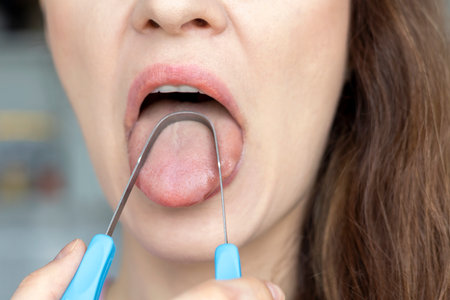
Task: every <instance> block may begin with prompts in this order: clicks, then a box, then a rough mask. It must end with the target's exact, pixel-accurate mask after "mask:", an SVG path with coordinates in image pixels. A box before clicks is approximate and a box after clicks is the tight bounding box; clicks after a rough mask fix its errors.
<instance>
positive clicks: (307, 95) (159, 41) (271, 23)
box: [23, 0, 350, 299]
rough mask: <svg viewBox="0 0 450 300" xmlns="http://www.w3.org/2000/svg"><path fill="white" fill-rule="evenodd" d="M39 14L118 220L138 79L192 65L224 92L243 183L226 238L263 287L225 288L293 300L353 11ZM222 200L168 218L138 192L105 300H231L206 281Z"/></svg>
mask: <svg viewBox="0 0 450 300" xmlns="http://www.w3.org/2000/svg"><path fill="white" fill-rule="evenodd" d="M41 5H42V7H43V11H44V14H45V17H46V25H47V26H46V30H47V38H48V42H49V45H50V49H51V51H52V54H53V57H54V61H55V65H56V68H57V71H58V73H59V76H60V78H61V81H62V84H63V86H64V88H65V90H66V93H67V95H68V97H69V99H70V102H71V104H72V106H73V108H74V111H75V113H76V115H77V117H78V119H79V122H80V124H81V128H82V131H83V133H84V136H85V139H86V142H87V145H88V149H89V152H90V154H91V157H92V161H93V163H94V166H95V169H96V172H97V174H98V177H99V180H100V183H101V185H102V188H103V190H104V192H105V194H106V197H107V199H108V201H109V203H110V204H111V206H112V207H114V206H115V205H116V203H117V201H118V199H120V196H121V193H122V189H123V187H124V186H125V183H126V181H127V179H128V176H129V174H130V165H129V162H128V156H127V137H126V132H125V129H124V123H123V120H124V115H125V109H126V99H127V94H128V90H129V87H130V85H131V82H132V80H133V79H134V78H135V76H136V75H137V74H138V73H140V72H141V71H142V70H143V69H144V68H145V67H146V66H149V65H152V64H155V63H172V64H183V63H189V64H195V65H199V66H201V67H202V68H205V69H207V70H209V71H211V72H213V73H214V74H215V75H216V76H217V77H219V78H220V79H221V80H222V81H223V82H224V83H225V84H226V85H227V87H228V88H229V90H230V91H231V93H232V94H233V96H234V98H235V101H236V102H237V105H238V107H239V110H240V113H241V115H242V119H243V124H242V126H243V134H244V137H243V138H244V151H243V154H242V158H241V162H240V167H239V171H238V173H237V174H236V177H235V178H234V180H233V181H232V182H231V183H230V184H229V185H228V186H227V188H226V190H225V193H226V201H227V219H228V226H229V227H228V230H229V236H230V237H232V242H233V243H234V244H236V245H237V246H238V247H239V248H240V253H241V259H242V267H243V274H244V275H248V276H254V277H256V278H258V279H259V280H258V279H251V278H244V279H242V280H241V281H239V280H237V281H232V282H234V283H231V285H233V284H235V286H244V287H245V288H247V289H248V290H251V291H253V290H256V291H260V292H261V294H260V295H259V296H257V295H255V294H253V296H255V297H256V298H255V299H265V298H264V297H268V298H267V299H271V293H270V289H268V288H267V285H266V284H265V283H264V282H263V281H261V280H268V281H272V282H275V283H276V284H277V285H279V286H281V288H282V289H283V290H284V292H285V294H286V297H287V298H288V299H289V298H290V297H293V296H294V290H295V278H296V276H297V274H296V263H295V261H296V254H297V251H298V247H299V242H298V240H297V238H296V237H297V236H298V233H299V231H300V223H301V220H302V212H303V207H304V204H305V202H306V201H307V199H308V196H309V193H310V190H311V187H312V185H313V183H314V179H315V175H316V173H317V170H318V167H319V163H320V159H321V157H322V154H323V150H324V147H325V144H326V141H327V136H328V133H329V130H330V126H331V123H332V120H333V117H334V114H335V109H336V106H337V103H338V100H339V96H340V92H341V89H342V85H343V83H344V80H345V71H346V58H347V37H348V31H349V18H350V17H349V12H350V1H349V0H346V1H342V0H317V1H313V0H305V1H296V0H280V1H275V3H274V1H268V0H264V1H256V0H250V1H236V0H191V1H188V0H181V1H167V0H132V1H113V2H111V1H106V0H99V1H94V2H92V1H87V0H77V1H60V0H43V1H41ZM195 19H203V20H204V21H206V22H207V26H199V25H198V23H196V22H195V21H194V20H195ZM148 20H153V21H155V22H156V23H158V25H159V28H152V27H149V26H148ZM218 199H219V198H218V196H217V195H216V196H214V197H212V198H211V199H209V200H207V201H205V202H202V203H200V204H198V205H195V206H192V207H188V208H177V209H173V208H167V207H162V206H158V205H155V204H154V203H151V202H150V201H149V200H148V199H147V198H146V197H145V196H144V194H143V193H142V192H140V191H139V190H136V191H135V192H133V194H132V196H131V198H130V200H129V202H128V204H127V207H126V209H125V211H124V213H123V215H122V218H121V220H122V223H123V225H124V243H123V250H122V251H123V252H122V259H123V261H122V269H121V272H120V275H119V277H118V278H117V279H116V281H115V283H114V284H113V285H112V286H111V287H110V289H109V292H108V294H107V297H108V299H115V298H117V299H125V298H126V299H144V298H145V299H152V298H153V299H168V298H172V297H174V296H175V295H178V294H181V293H183V292H185V291H186V290H189V289H190V288H192V287H193V286H196V285H197V287H196V288H193V289H191V290H189V292H187V296H183V297H185V298H180V299H191V298H189V297H190V296H189V295H191V297H193V298H192V299H201V298H200V296H199V295H216V294H214V293H220V295H221V296H223V298H224V299H228V298H230V299H231V298H232V297H233V296H232V294H231V296H230V294H229V293H228V295H227V292H226V291H230V290H233V288H232V287H230V286H226V284H224V285H222V283H216V282H214V281H212V282H211V281H208V279H210V278H213V276H214V275H213V265H212V262H211V261H212V259H213V252H214V249H215V247H216V246H217V245H218V244H220V243H222V242H223V241H222V231H221V227H218V226H217V224H218V223H219V222H220V211H219V210H218V208H217V203H218V201H219V200H218ZM219 224H220V223H219ZM73 261H74V264H75V265H77V263H76V260H73ZM69 277H70V276H69ZM149 282H151V283H152V284H148V283H149ZM202 282H206V283H203V284H201V283H202ZM62 285H64V284H62ZM211 286H213V288H211ZM209 289H212V290H213V292H212V293H213V294H208V291H209V292H211V290H209ZM237 291H238V292H236V293H238V294H239V293H240V292H239V289H237ZM202 293H204V294H202ZM243 293H244V294H245V292H243ZM194 295H195V296H194ZM217 295H218V294H217ZM261 295H265V296H264V297H263V296H261ZM195 297H197V298H195ZM258 297H259V298H258ZM206 298H208V296H206ZM206 298H205V299H206ZM209 298H211V297H209ZM23 299H25V298H23Z"/></svg>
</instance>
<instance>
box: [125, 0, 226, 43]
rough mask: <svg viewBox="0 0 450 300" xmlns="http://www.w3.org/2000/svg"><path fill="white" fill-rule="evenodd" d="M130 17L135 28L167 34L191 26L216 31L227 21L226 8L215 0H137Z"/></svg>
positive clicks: (186, 29)
mask: <svg viewBox="0 0 450 300" xmlns="http://www.w3.org/2000/svg"><path fill="white" fill-rule="evenodd" d="M132 18H133V26H134V28H135V29H136V30H137V31H139V32H148V31H153V30H163V31H165V32H166V33H168V34H171V35H178V34H182V33H184V32H187V31H192V30H209V31H210V32H211V33H215V34H217V33H220V32H222V31H223V30H225V28H226V25H227V15H226V11H225V9H224V8H223V7H222V5H221V4H220V3H219V1H216V0H178V1H175V0H141V1H139V2H138V3H137V5H136V7H135V10H134V12H133V16H132Z"/></svg>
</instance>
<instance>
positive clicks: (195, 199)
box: [136, 181, 209, 207]
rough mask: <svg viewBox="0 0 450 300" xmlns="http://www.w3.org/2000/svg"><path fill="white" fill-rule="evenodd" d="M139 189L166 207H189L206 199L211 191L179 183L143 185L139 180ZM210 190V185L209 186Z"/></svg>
mask: <svg viewBox="0 0 450 300" xmlns="http://www.w3.org/2000/svg"><path fill="white" fill-rule="evenodd" d="M136 184H137V186H138V187H139V189H141V191H142V192H143V193H144V194H145V195H146V196H147V198H148V199H150V200H151V201H153V202H155V203H157V204H160V205H162V206H166V207H189V206H193V205H195V204H198V203H200V202H203V201H204V200H206V198H207V197H206V196H205V195H207V194H209V192H206V193H205V192H204V188H206V186H204V187H203V188H195V187H192V186H184V187H182V186H181V185H177V187H178V188H175V189H174V188H173V187H174V186H173V185H172V186H171V187H169V186H164V185H163V186H148V185H145V184H144V185H141V184H140V183H139V181H138V182H137V183H136ZM208 190H209V187H208Z"/></svg>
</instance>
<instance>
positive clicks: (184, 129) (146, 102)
mask: <svg viewBox="0 0 450 300" xmlns="http://www.w3.org/2000/svg"><path fill="white" fill-rule="evenodd" d="M169 77H170V74H169ZM190 78H191V79H190V80H191V81H192V76H191V77H190ZM194 80H195V79H194ZM172 81H173V80H172ZM166 82H168V83H164V84H158V85H153V86H151V88H150V89H149V88H147V89H146V92H147V94H146V95H145V94H141V98H140V99H139V100H138V102H137V103H139V107H137V105H135V106H134V114H135V115H136V117H135V122H134V124H131V125H132V127H130V132H129V139H128V153H129V161H130V168H132V167H133V166H134V165H135V163H136V161H137V158H138V156H139V154H140V151H141V150H142V148H143V147H144V144H145V142H146V140H147V138H148V136H149V134H150V133H151V131H152V129H153V128H154V126H155V125H156V124H157V122H158V121H159V120H160V119H161V118H163V117H164V116H165V115H167V114H169V113H172V112H177V111H195V112H200V113H203V114H205V115H206V116H208V118H209V119H210V120H211V121H212V122H213V124H214V126H215V128H216V132H217V138H218V142H219V150H220V155H221V166H222V176H223V178H224V180H225V183H230V181H231V179H232V178H233V177H234V175H235V173H236V170H237V166H238V163H239V161H240V158H241V155H242V149H243V137H242V130H241V127H240V125H239V124H238V122H237V121H236V119H235V118H234V117H233V116H232V114H231V113H230V111H229V110H228V109H227V108H226V107H225V105H223V104H222V103H226V101H223V100H221V99H217V98H215V97H213V96H210V95H211V94H214V93H210V92H208V91H205V90H203V89H202V88H201V87H197V86H196V85H190V84H189V83H188V82H182V84H180V82H177V83H176V84H174V83H171V82H170V80H167V81H166ZM141 88H142V87H141ZM144 90H145V88H144ZM129 102H130V101H129ZM131 104H133V103H131ZM130 107H133V105H129V108H130ZM127 114H129V110H128V112H127ZM217 172H218V171H217V162H216V157H215V152H214V144H213V140H212V136H211V134H210V132H209V130H208V129H207V128H206V127H204V125H202V124H200V123H197V122H192V121H186V122H178V123H175V124H172V125H170V126H168V127H167V128H166V129H165V130H164V131H163V132H162V133H161V135H160V136H159V137H158V140H157V141H156V143H155V144H154V146H153V148H152V150H151V152H150V155H149V156H148V158H147V161H146V163H145V165H144V167H143V168H142V170H141V172H140V174H139V177H138V180H137V182H136V184H137V186H138V187H139V188H140V189H141V190H142V191H143V192H144V194H145V195H146V196H147V197H148V198H149V199H150V200H152V201H154V202H156V203H158V204H161V205H164V206H169V207H183V206H191V205H194V204H197V203H199V202H202V201H204V200H206V199H208V198H209V197H210V196H211V195H212V194H214V192H215V191H216V190H217V188H218V185H219V181H218V173H217Z"/></svg>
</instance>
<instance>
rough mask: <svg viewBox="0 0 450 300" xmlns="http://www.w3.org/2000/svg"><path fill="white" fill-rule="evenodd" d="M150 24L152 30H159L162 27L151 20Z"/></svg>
mask: <svg viewBox="0 0 450 300" xmlns="http://www.w3.org/2000/svg"><path fill="white" fill-rule="evenodd" d="M148 24H149V25H150V27H151V28H159V27H161V26H159V24H158V23H156V22H155V21H153V20H149V21H148Z"/></svg>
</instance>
